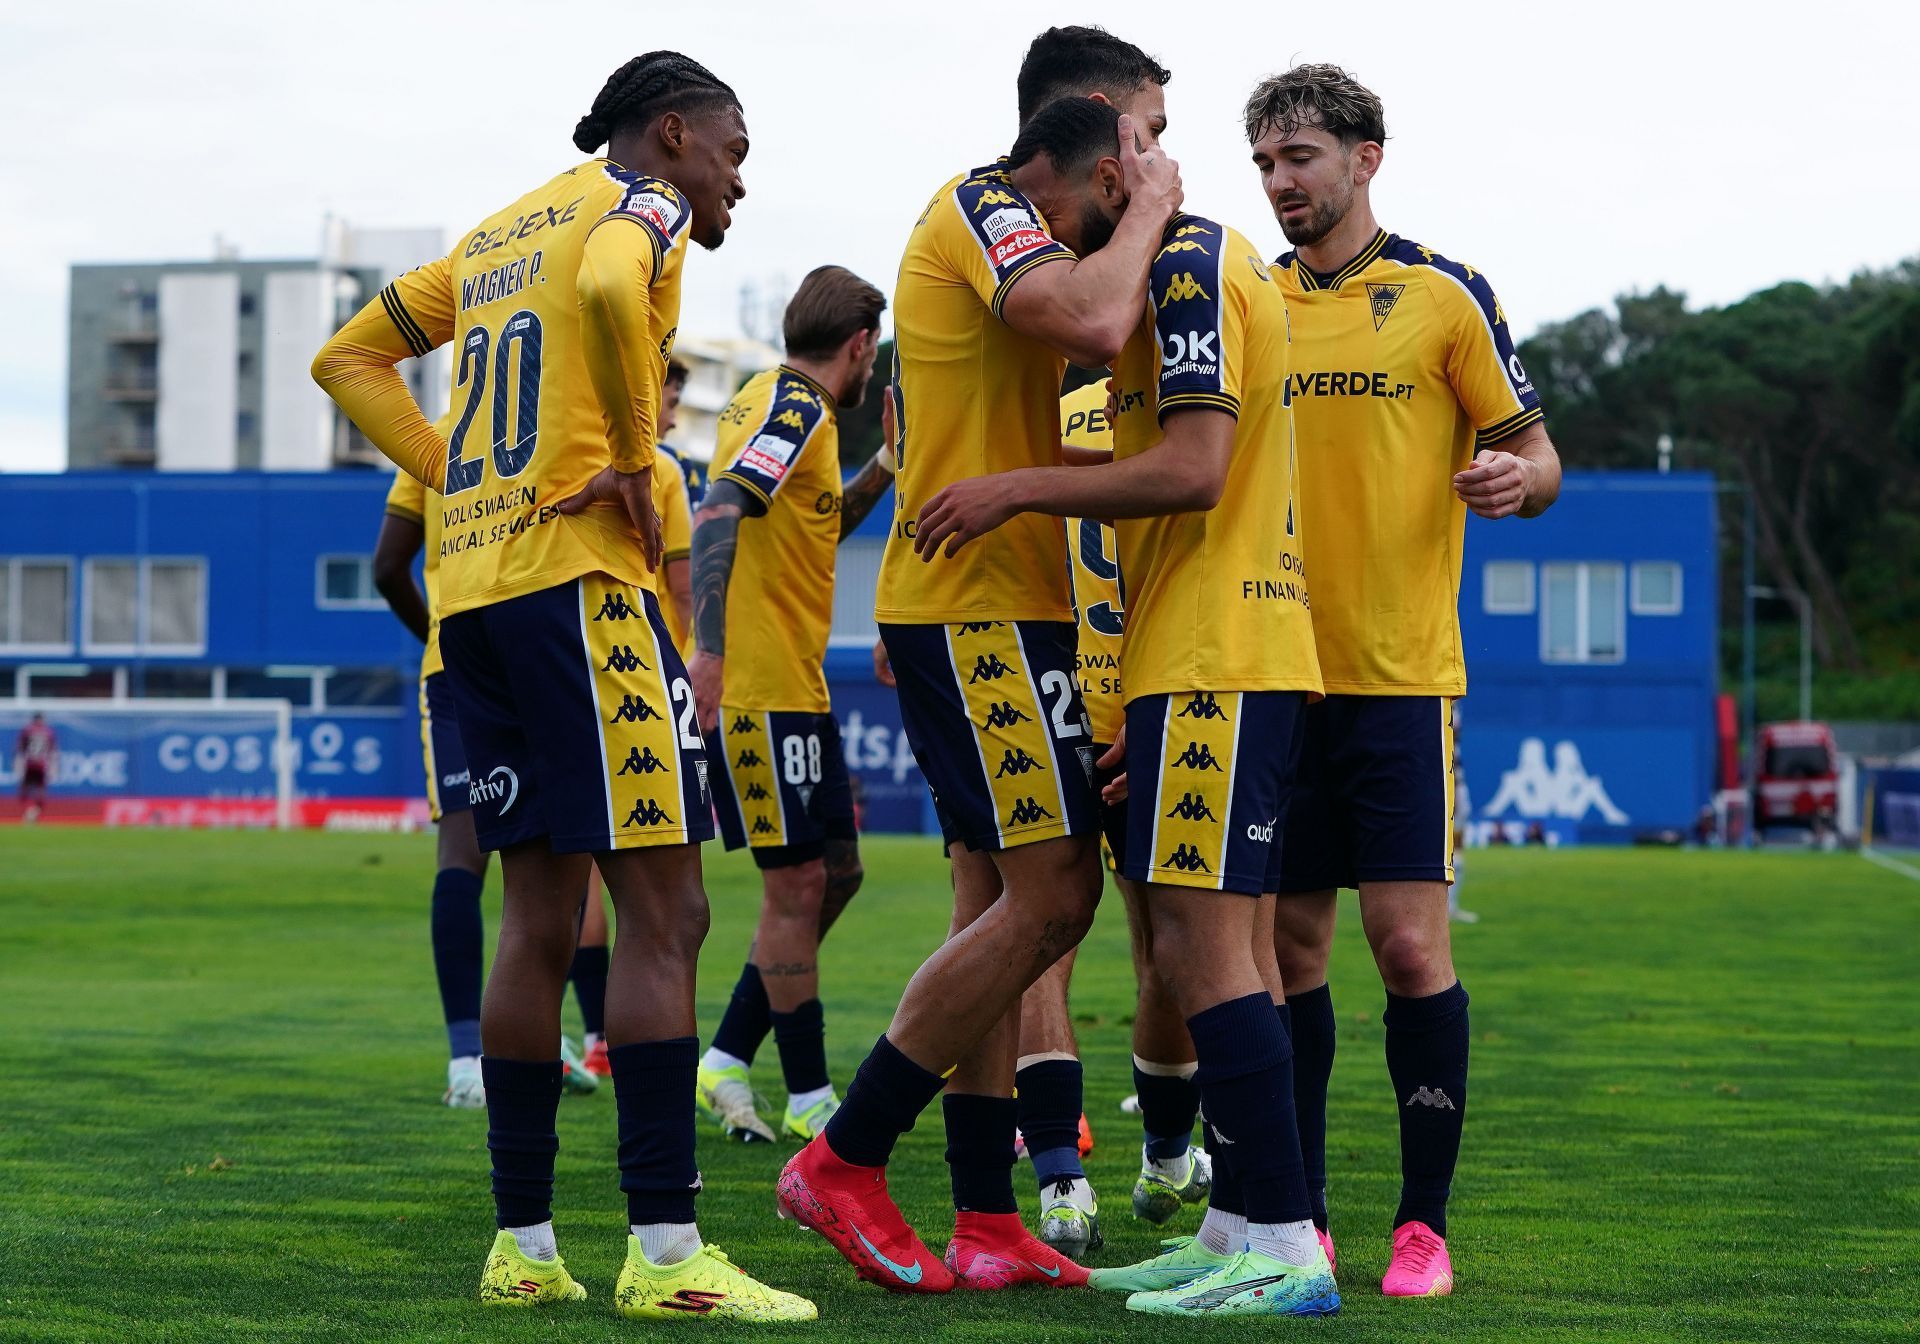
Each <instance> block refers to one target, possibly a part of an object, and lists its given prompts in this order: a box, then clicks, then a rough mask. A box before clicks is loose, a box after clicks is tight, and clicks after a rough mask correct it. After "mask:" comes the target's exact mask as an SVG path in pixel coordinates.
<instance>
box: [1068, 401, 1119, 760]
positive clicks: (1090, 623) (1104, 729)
mask: <svg viewBox="0 0 1920 1344" xmlns="http://www.w3.org/2000/svg"><path fill="white" fill-rule="evenodd" d="M1060 442H1062V443H1064V444H1066V445H1067V446H1068V447H1069V448H1089V449H1092V450H1094V451H1096V452H1102V453H1111V452H1112V451H1113V426H1111V425H1109V424H1108V423H1107V388H1106V384H1105V383H1104V382H1099V383H1089V384H1087V385H1086V386H1085V387H1083V388H1081V389H1080V390H1079V391H1077V392H1069V393H1067V395H1066V396H1064V397H1062V398H1060ZM1067 552H1068V554H1069V555H1071V556H1072V557H1073V612H1074V617H1075V618H1076V619H1077V620H1078V621H1079V623H1080V628H1079V631H1078V632H1077V638H1076V641H1075V649H1074V657H1073V661H1074V666H1075V667H1076V669H1078V673H1079V678H1080V699H1081V700H1082V701H1083V702H1084V703H1085V704H1086V707H1087V718H1088V720H1089V721H1091V722H1092V724H1093V740H1094V741H1095V742H1111V741H1113V739H1114V736H1115V735H1116V734H1117V733H1119V731H1120V725H1121V724H1123V723H1125V722H1126V721H1127V710H1126V705H1125V704H1124V703H1123V702H1122V700H1121V698H1120V632H1121V627H1122V625H1123V624H1124V617H1125V610H1126V609H1125V607H1124V606H1123V605H1122V603H1121V601H1120V564H1119V560H1118V556H1119V554H1120V550H1119V547H1118V546H1117V545H1116V544H1115V542H1114V538H1113V529H1112V528H1111V527H1108V526H1106V525H1104V524H1103V523H1101V522H1100V521H1099V520H1098V519H1095V518H1069V519H1067Z"/></svg>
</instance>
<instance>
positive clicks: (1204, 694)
mask: <svg viewBox="0 0 1920 1344" xmlns="http://www.w3.org/2000/svg"><path fill="white" fill-rule="evenodd" d="M1174 717H1175V718H1176V719H1220V720H1223V721H1224V720H1225V719H1226V717H1227V711H1226V710H1224V709H1222V708H1220V702H1219V701H1218V700H1216V699H1214V698H1213V692H1212V691H1195V692H1194V693H1193V699H1191V700H1189V701H1187V703H1186V706H1185V707H1184V708H1182V709H1181V711H1180V712H1179V713H1178V714H1176V715H1174Z"/></svg>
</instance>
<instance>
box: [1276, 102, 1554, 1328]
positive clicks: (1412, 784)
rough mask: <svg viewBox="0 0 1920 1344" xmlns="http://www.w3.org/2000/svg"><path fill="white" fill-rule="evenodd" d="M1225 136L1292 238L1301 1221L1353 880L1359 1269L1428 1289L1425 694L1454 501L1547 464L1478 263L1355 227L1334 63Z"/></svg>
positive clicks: (1367, 144)
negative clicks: (1379, 1250) (1372, 1045)
mask: <svg viewBox="0 0 1920 1344" xmlns="http://www.w3.org/2000/svg"><path fill="white" fill-rule="evenodd" d="M1246 132H1247V139H1248V141H1249V142H1250V143H1251V144H1252V146H1253V161H1254V163H1255V165H1256V166H1257V167H1258V168H1259V170H1260V180H1261V185H1262V186H1263V187H1264V188H1265V190H1266V193H1267V198H1268V200H1269V201H1270V202H1271V203H1272V205H1273V210H1274V214H1275V216H1276V217H1277V218H1278V220H1279V222H1280V227H1281V230H1282V232H1284V233H1285V234H1286V236H1287V241H1288V242H1290V243H1292V244H1293V246H1294V250H1293V251H1292V252H1289V253H1287V254H1286V255H1285V256H1283V257H1282V258H1280V260H1279V262H1278V263H1277V264H1276V265H1275V267H1274V278H1275V280H1277V281H1278V282H1279V284H1280V287H1281V289H1282V290H1283V291H1284V292H1285V294H1286V296H1287V306H1288V309H1289V311H1290V312H1291V313H1292V314H1293V323H1294V327H1293V339H1294V348H1295V350H1296V351H1297V352H1298V359H1297V360H1296V367H1295V371H1294V374H1293V381H1292V392H1293V402H1294V415H1295V423H1296V426H1297V429H1298V434H1299V444H1300V480H1301V510H1302V515H1303V520H1304V521H1303V530H1304V537H1305V543H1306V558H1307V568H1308V572H1309V573H1311V574H1312V576H1313V625H1314V637H1315V640H1316V641H1317V643H1318V645H1319V649H1320V666H1321V672H1322V675H1323V676H1324V677H1325V679H1326V690H1327V698H1326V700H1325V701H1324V702H1323V703H1321V704H1319V705H1316V706H1314V707H1313V708H1311V709H1309V710H1308V711H1307V715H1306V732H1305V736H1304V739H1303V749H1302V751H1303V754H1302V760H1301V765H1300V775H1301V787H1300V792H1299V797H1298V799H1297V801H1296V803H1295V805H1294V807H1293V810H1292V811H1291V813H1290V814H1289V816H1288V819H1287V835H1286V842H1285V845H1284V846H1283V853H1284V855H1285V860H1284V863H1283V865H1282V869H1281V873H1280V888H1279V890H1280V892H1281V896H1280V902H1279V904H1280V912H1279V918H1278V921H1277V929H1278V932H1277V944H1278V954H1279V959H1280V967H1281V972H1282V974H1283V976H1284V978H1285V981H1286V986H1287V995H1288V998H1289V999H1290V1001H1291V1005H1292V1012H1293V1031H1294V1046H1295V1052H1296V1069H1295V1076H1296V1079H1297V1094H1296V1095H1297V1098H1298V1104H1299V1109H1300V1131H1301V1136H1302V1139H1303V1144H1304V1151H1305V1157H1306V1163H1307V1169H1308V1173H1309V1181H1310V1183H1311V1184H1312V1186H1313V1190H1314V1216H1315V1221H1316V1222H1317V1223H1318V1224H1319V1225H1320V1226H1321V1227H1323V1228H1324V1227H1325V1226H1326V1193H1325V1191H1326V1095H1327V1093H1326V1084H1327V1077H1328V1075H1329V1074H1330V1073H1331V1071H1332V1067H1333V1048H1334V1025H1333V1004H1332V999H1331V997H1330V994H1329V991H1328V989H1327V983H1326V980H1327V954H1328V950H1329V948H1330V947H1331V946H1332V943H1333V927H1334V910H1335V904H1334V889H1335V888H1337V887H1354V886H1357V887H1358V888H1359V891H1360V918H1361V923H1362V924H1363V925H1364V927H1365V929H1366V935H1367V941H1368V943H1369V944H1370V945H1371V946H1372V948H1373V955H1374V961H1375V963H1376V965H1378V967H1379V969H1380V977H1381V979H1382V980H1383V981H1384V982H1385V985H1386V991H1387V1007H1386V1012H1385V1013H1384V1014H1383V1015H1382V1019H1381V1020H1382V1021H1383V1022H1384V1023H1385V1025H1386V1037H1387V1041H1386V1052H1387V1072H1388V1073H1389V1074H1390V1075H1391V1077H1392V1080H1393V1089H1394V1095H1395V1098H1396V1103H1395V1105H1396V1109H1397V1110H1398V1111H1399V1114H1400V1157H1401V1178H1402V1185H1401V1196H1400V1207H1399V1209H1398V1210H1397V1211H1396V1212H1395V1214H1394V1218H1393V1228H1394V1232H1393V1256H1392V1263H1391V1265H1390V1267H1389V1268H1388V1270H1387V1273H1386V1278H1385V1281H1384V1284H1383V1287H1384V1289H1385V1291H1386V1292H1387V1294H1388V1295H1390V1296H1405V1295H1415V1296H1424V1295H1430V1294H1435V1293H1447V1292H1450V1291H1452V1287H1453V1270H1452V1264H1451V1261H1450V1259H1449V1257H1448V1254H1447V1247H1446V1241H1445V1237H1446V1231H1447V1194H1448V1191H1449V1189H1450V1188H1451V1185H1452V1180H1453V1171H1454V1164H1455V1161H1456V1159H1457V1157H1458V1155H1459V1150H1460V1127H1461V1121H1462V1120H1463V1118H1464V1116H1465V1109H1466V1104H1467V1090H1466V1085H1467V992H1466V990H1465V989H1463V988H1462V987H1461V985H1460V981H1459V978H1458V977H1457V976H1456V975H1455V973H1454V967H1453V956H1452V951H1451V949H1450V947H1449V940H1448V930H1447V882H1448V880H1449V878H1450V877H1451V876H1452V855H1451V847H1452V846H1451V841H1452V835H1453V827H1452V818H1451V816H1450V815H1449V813H1450V809H1451V807H1452V803H1453V796H1454V795H1453V780H1452V778H1451V772H1452V761H1451V748H1450V744H1449V742H1448V736H1449V733H1450V719H1449V714H1450V709H1451V706H1450V703H1449V702H1450V701H1451V700H1452V699H1453V698H1454V697H1456V696H1459V695H1461V694H1463V693H1464V692H1465V690H1466V667H1465V662H1464V659H1463V655H1462V651H1461V647H1460V625H1459V616H1458V606H1459V590H1460V552H1461V531H1462V527H1463V525H1464V522H1465V518H1466V511H1467V510H1468V509H1472V510H1473V511H1474V512H1475V513H1477V514H1480V515H1481V516H1483V517H1486V518H1502V517H1506V516H1508V515H1511V514H1516V513H1517V514H1519V515H1521V516H1523V517H1532V516H1534V515H1536V514H1538V513H1540V512H1541V511H1543V510H1544V509H1546V508H1547V506H1548V505H1550V504H1552V503H1553V501H1554V498H1555V496H1556V495H1557V494H1558V493H1559V489H1560V462H1559V458H1558V457H1557V455H1556V454H1555V453H1554V450H1553V445H1552V444H1551V443H1550V442H1549V441H1548V439H1547V432H1546V427H1545V425H1544V424H1543V422H1542V420H1541V410H1540V399H1539V397H1538V396H1537V395H1536V394H1535V392H1534V389H1533V384H1532V383H1530V382H1529V381H1528V379H1527V374H1526V370H1525V369H1523V368H1522V367H1521V365H1520V360H1519V358H1518V356H1516V355H1515V353H1514V348H1513V337H1512V335H1511V334H1510V333H1509V332H1508V330H1507V321H1506V314H1505V312H1504V311H1503V310H1502V309H1501V307H1500V301H1499V300H1498V299H1497V298H1495V297H1494V293H1493V289H1492V287H1491V286H1490V285H1489V284H1488V283H1487V278H1486V276H1484V275H1483V274H1481V273H1480V272H1479V271H1478V270H1476V269H1475V268H1473V267H1471V266H1463V265H1461V264H1460V263H1458V262H1453V261H1449V260H1447V259H1446V258H1445V257H1443V256H1441V255H1439V254H1438V253H1436V252H1435V251H1433V249H1432V248H1428V247H1423V246H1421V245H1420V244H1418V243H1414V242H1410V241H1408V240H1407V239H1404V238H1401V237H1398V236H1397V235H1394V234H1390V233H1387V232H1385V231H1384V230H1382V229H1381V228H1380V226H1379V224H1377V223H1376V222H1375V220H1374V216H1373V209H1372V206H1371V205H1370V204H1369V202H1368V192H1369V188H1370V185H1371V183H1372V180H1373V177H1374V175H1375V173H1376V172H1378V171H1379V168H1380V162H1381V153H1382V151H1381V145H1382V143H1383V142H1384V141H1385V139H1386V125H1385V120H1384V117H1383V115H1382V112H1381V107H1380V100H1379V98H1377V97H1376V96H1375V95H1374V94H1373V93H1372V92H1370V91H1369V90H1367V89H1366V88H1364V87H1362V86H1361V85H1360V83H1359V82H1358V81H1356V80H1355V79H1354V78H1353V77H1352V76H1351V75H1349V74H1347V73H1346V72H1345V71H1343V70H1341V69H1339V68H1338V67H1336V66H1331V65H1302V66H1297V67H1295V68H1294V69H1292V70H1289V71H1287V72H1286V73H1285V74H1283V75H1278V76H1275V77H1273V78H1271V79H1268V80H1265V81H1263V82H1262V83H1261V84H1260V85H1259V87H1257V88H1256V89H1255V90H1254V91H1253V94H1252V96H1251V97H1250V98H1249V99H1248V101H1247V106H1246Z"/></svg>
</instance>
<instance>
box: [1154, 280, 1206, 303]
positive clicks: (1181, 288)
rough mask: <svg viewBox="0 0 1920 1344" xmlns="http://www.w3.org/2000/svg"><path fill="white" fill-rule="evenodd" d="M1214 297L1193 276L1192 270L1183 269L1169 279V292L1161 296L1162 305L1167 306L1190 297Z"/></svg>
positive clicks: (1182, 301)
mask: <svg viewBox="0 0 1920 1344" xmlns="http://www.w3.org/2000/svg"><path fill="white" fill-rule="evenodd" d="M1212 298H1213V295H1211V294H1209V293H1207V291H1206V290H1205V289H1204V288H1202V287H1201V284H1200V282H1199V281H1198V280H1195V279H1194V278H1193V272H1192V271H1182V272H1181V273H1180V274H1178V275H1176V276H1174V277H1173V279H1171V280H1169V281H1167V292H1166V293H1165V294H1164V295H1163V296H1161V299H1160V306H1161V307H1162V308H1165V307H1166V306H1167V305H1168V304H1170V303H1184V302H1185V301H1186V300H1188V299H1207V300H1209V301H1211V300H1212Z"/></svg>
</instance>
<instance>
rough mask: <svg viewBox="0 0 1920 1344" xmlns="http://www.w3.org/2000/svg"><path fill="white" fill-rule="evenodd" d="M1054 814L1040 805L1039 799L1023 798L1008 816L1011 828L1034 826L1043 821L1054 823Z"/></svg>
mask: <svg viewBox="0 0 1920 1344" xmlns="http://www.w3.org/2000/svg"><path fill="white" fill-rule="evenodd" d="M1052 820H1053V813H1051V812H1049V811H1047V809H1046V808H1044V807H1042V806H1041V805H1040V801H1039V800H1038V799H1037V798H1032V797H1028V798H1022V799H1021V800H1020V801H1019V802H1017V803H1015V804H1014V805H1013V811H1011V812H1009V813H1008V814H1007V825H1009V826H1032V825H1035V824H1037V823H1039V822H1042V821H1052Z"/></svg>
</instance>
